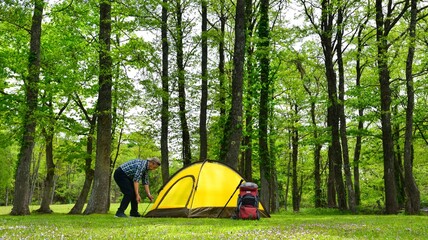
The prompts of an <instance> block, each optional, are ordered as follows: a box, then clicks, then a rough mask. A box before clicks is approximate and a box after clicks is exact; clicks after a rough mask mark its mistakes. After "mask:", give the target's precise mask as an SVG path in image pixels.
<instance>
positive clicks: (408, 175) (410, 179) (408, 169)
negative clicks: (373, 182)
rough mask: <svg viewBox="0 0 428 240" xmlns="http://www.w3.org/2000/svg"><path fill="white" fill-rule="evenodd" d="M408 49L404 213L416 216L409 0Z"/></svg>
mask: <svg viewBox="0 0 428 240" xmlns="http://www.w3.org/2000/svg"><path fill="white" fill-rule="evenodd" d="M410 5H411V7H410V8H411V9H410V24H409V31H410V33H409V37H410V40H409V49H408V53H407V61H406V88H407V108H406V133H405V143H404V182H405V188H404V189H405V191H406V205H405V211H406V213H407V214H418V213H419V210H420V205H421V198H420V192H419V189H418V186H417V185H416V182H415V178H414V176H413V144H412V142H413V110H414V105H415V91H414V88H413V76H412V72H413V58H414V54H415V39H416V21H417V20H416V18H417V11H418V10H417V0H410Z"/></svg>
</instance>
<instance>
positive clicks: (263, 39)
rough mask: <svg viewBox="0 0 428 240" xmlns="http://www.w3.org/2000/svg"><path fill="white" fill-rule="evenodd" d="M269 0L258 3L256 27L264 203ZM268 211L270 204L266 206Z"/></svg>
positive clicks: (268, 169)
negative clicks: (258, 20)
mask: <svg viewBox="0 0 428 240" xmlns="http://www.w3.org/2000/svg"><path fill="white" fill-rule="evenodd" d="M269 5H270V3H269V0H261V1H260V9H259V11H260V12H259V14H260V22H259V25H258V37H259V43H258V45H257V53H258V57H259V66H260V86H261V89H260V107H259V158H260V182H261V193H260V195H261V200H262V201H263V202H265V203H270V201H271V187H272V185H273V184H272V169H273V166H274V165H273V164H272V159H271V156H270V155H269V153H270V152H269V146H268V140H269V139H268V126H269V115H270V114H269V109H270V108H269V104H270V100H269V99H270V98H269V96H270V92H271V90H270V81H271V80H270V76H269V72H270V66H269V65H270V54H269V52H270V49H269V45H270V36H269V35H270V29H269ZM266 208H267V209H266V210H267V211H270V204H269V205H268V206H266Z"/></svg>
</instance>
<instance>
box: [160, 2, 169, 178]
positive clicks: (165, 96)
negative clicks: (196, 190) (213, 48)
mask: <svg viewBox="0 0 428 240" xmlns="http://www.w3.org/2000/svg"><path fill="white" fill-rule="evenodd" d="M162 3H163V4H162V26H161V34H162V76H161V77H162V112H161V124H162V126H161V155H162V162H161V165H162V180H163V183H164V184H165V183H166V182H168V180H169V149H168V128H169V72H168V68H169V63H168V58H169V45H168V8H167V5H168V0H163V1H162Z"/></svg>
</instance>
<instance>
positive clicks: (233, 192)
mask: <svg viewBox="0 0 428 240" xmlns="http://www.w3.org/2000/svg"><path fill="white" fill-rule="evenodd" d="M243 181H244V179H241V181H240V182H239V184H238V186H236V188H235V191H233V193H232V195H230V198H229V200H227V202H226V204H224V207H223V209H221V211H220V213H219V214H218V215H217V218H219V217H220V215H221V214H222V213H223V211H224V209H225V208H226V206H227V204H229V202H230V199H232V197H233V195H235V192H236V190H238V188H239V187H240V186H241V184H242V182H243Z"/></svg>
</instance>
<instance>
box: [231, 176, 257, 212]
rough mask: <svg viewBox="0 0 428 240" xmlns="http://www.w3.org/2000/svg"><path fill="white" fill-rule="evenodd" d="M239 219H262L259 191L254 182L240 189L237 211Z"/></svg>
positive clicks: (244, 184)
mask: <svg viewBox="0 0 428 240" xmlns="http://www.w3.org/2000/svg"><path fill="white" fill-rule="evenodd" d="M236 218H237V219H251V220H256V219H257V220H258V219H260V212H259V190H258V186H257V184H255V183H252V182H246V183H243V184H241V186H240V187H239V196H238V203H237V209H236Z"/></svg>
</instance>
